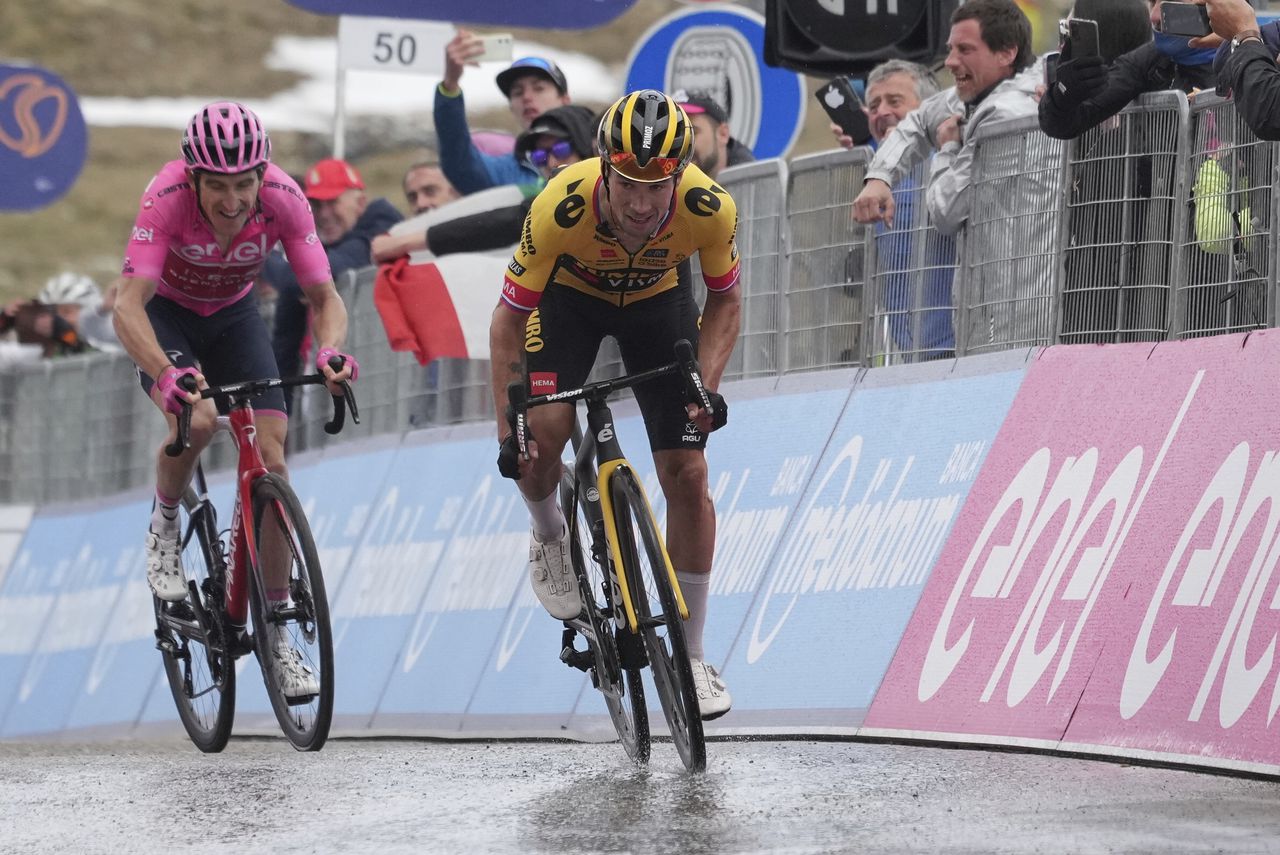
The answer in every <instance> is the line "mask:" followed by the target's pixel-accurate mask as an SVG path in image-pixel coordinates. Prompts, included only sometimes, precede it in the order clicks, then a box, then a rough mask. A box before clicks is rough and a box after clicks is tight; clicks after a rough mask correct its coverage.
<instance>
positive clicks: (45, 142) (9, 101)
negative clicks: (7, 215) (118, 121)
mask: <svg viewBox="0 0 1280 855" xmlns="http://www.w3.org/2000/svg"><path fill="white" fill-rule="evenodd" d="M87 150H88V133H87V131H86V129H85V124H84V116H83V115H82V114H81V113H80V104H79V102H78V101H77V100H76V94H75V92H73V91H72V90H71V87H70V86H68V85H67V84H66V83H65V82H64V81H63V80H62V78H60V77H58V75H56V74H54V73H53V72H51V71H46V70H45V69H43V68H39V67H37V66H33V65H0V211H31V210H34V209H36V208H41V207H44V206H45V205H48V204H49V203H51V202H53V201H55V200H57V199H58V198H59V197H61V196H62V194H64V193H66V192H67V190H69V189H71V185H72V184H74V183H75V181H76V178H77V177H78V176H79V175H80V169H81V167H83V166H84V160H85V153H86V151H87Z"/></svg>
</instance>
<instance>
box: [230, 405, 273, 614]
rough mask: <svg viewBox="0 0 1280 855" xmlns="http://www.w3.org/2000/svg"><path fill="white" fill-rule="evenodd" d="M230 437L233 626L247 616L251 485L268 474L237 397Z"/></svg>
mask: <svg viewBox="0 0 1280 855" xmlns="http://www.w3.org/2000/svg"><path fill="white" fill-rule="evenodd" d="M227 418H228V423H229V425H230V429H231V436H232V438H233V439H234V441H235V444H236V450H237V463H236V495H235V504H234V506H233V508H232V511H231V545H230V549H228V550H227V552H228V554H227V592H226V603H225V606H224V607H225V608H226V611H227V617H228V618H229V619H230V620H231V622H232V623H233V624H235V625H236V626H244V625H245V623H246V622H247V621H248V617H249V574H248V565H249V560H250V559H249V557H250V556H251V555H256V554H257V549H256V548H255V547H256V544H255V543H254V542H253V539H254V537H255V536H256V535H255V534H254V532H253V526H252V525H250V524H249V523H248V522H247V521H246V519H245V515H246V513H247V512H246V510H245V509H246V508H252V507H253V484H254V482H255V481H257V480H258V479H259V478H261V477H262V476H263V475H266V474H267V466H266V464H265V463H264V462H263V460H262V449H261V448H260V447H259V445H258V426H257V422H256V421H255V419H254V415H253V408H252V407H251V406H249V400H248V398H236V399H235V400H234V401H233V402H232V405H231V412H230V413H229V415H228V417H227Z"/></svg>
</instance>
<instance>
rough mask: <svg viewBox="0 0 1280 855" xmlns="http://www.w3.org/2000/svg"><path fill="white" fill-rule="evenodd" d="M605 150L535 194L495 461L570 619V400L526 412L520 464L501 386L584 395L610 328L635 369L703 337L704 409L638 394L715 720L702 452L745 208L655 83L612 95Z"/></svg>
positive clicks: (547, 593) (510, 312) (710, 524)
mask: <svg viewBox="0 0 1280 855" xmlns="http://www.w3.org/2000/svg"><path fill="white" fill-rule="evenodd" d="M597 148H598V150H599V153H600V157H596V158H591V159H589V160H585V161H582V162H580V163H577V164H574V165H572V166H568V167H566V168H565V169H563V170H562V171H561V172H559V173H558V174H557V175H556V176H555V177H554V178H552V179H551V181H550V182H549V183H548V184H547V186H546V187H545V188H544V189H543V190H542V192H541V193H539V194H538V197H537V199H535V200H534V203H533V207H532V208H531V209H530V211H529V216H528V218H527V219H526V220H525V224H524V230H523V233H522V235H521V239H520V245H519V247H518V248H517V250H516V253H515V257H514V258H513V259H512V261H511V264H510V266H509V268H508V271H507V276H506V281H505V282H504V284H503V288H502V299H501V300H500V301H499V303H498V307H497V308H496V309H495V310H494V313H493V320H492V324H491V326H490V332H489V336H490V351H491V359H492V365H493V396H494V404H495V406H496V409H497V418H498V437H499V440H500V451H499V455H498V468H499V469H500V470H501V471H502V474H503V475H505V476H507V477H509V478H515V479H517V481H518V486H519V488H520V492H521V494H522V495H523V497H524V499H525V503H526V504H527V505H528V506H529V512H530V516H531V518H532V531H531V533H530V544H529V576H530V581H531V583H532V585H533V589H534V593H536V594H537V596H538V599H539V601H540V602H541V603H542V604H543V606H544V607H546V609H547V611H548V612H550V613H551V615H552V616H553V617H556V618H559V619H561V620H566V619H569V618H572V617H576V616H577V615H578V613H579V611H580V610H581V607H582V604H581V602H580V600H579V597H578V592H577V583H576V581H575V580H574V577H573V570H572V568H571V566H570V564H569V556H568V551H567V550H568V531H567V527H566V524H565V518H564V514H563V511H562V509H561V508H560V507H559V501H558V498H557V490H556V487H557V485H558V484H559V482H560V473H561V462H560V459H561V454H562V452H563V450H564V446H565V444H566V443H567V442H568V440H569V436H570V434H571V432H572V429H573V419H574V411H573V407H572V406H571V405H569V404H552V405H548V406H544V407H538V408H536V409H534V410H532V411H530V413H529V422H530V432H531V433H532V434H533V438H534V441H533V443H532V446H531V449H530V455H529V459H524V458H522V457H521V456H520V454H519V452H518V450H517V449H516V445H515V438H514V437H512V436H511V435H510V433H511V428H510V426H509V425H508V423H507V419H506V409H507V385H508V384H509V383H511V382H513V381H516V380H523V379H526V375H527V380H528V383H529V390H530V392H531V393H532V394H534V395H542V394H549V393H553V392H557V391H564V390H569V389H574V388H577V387H578V386H580V385H581V384H582V383H583V382H584V381H585V380H586V377H587V375H588V373H589V372H590V371H591V367H592V365H593V364H594V362H595V358H596V354H597V351H598V350H599V347H600V342H601V340H602V339H603V338H604V336H606V335H609V336H613V337H614V338H615V339H617V341H618V345H619V348H620V350H621V352H622V358H623V362H624V363H625V365H626V368H627V370H628V371H643V370H646V369H648V368H652V367H656V366H660V365H664V364H666V363H669V362H670V361H671V360H672V350H673V347H674V344H675V342H676V341H677V340H679V339H681V338H685V339H688V340H689V341H691V342H693V343H694V345H695V347H696V348H697V354H698V358H699V362H700V363H701V367H702V376H703V380H704V382H705V383H706V387H707V389H708V390H710V392H711V398H712V403H713V406H712V410H711V411H707V410H706V409H701V408H698V407H696V406H694V405H693V404H686V403H684V401H685V393H684V389H683V388H682V386H681V381H680V380H679V379H678V378H676V377H667V378H663V379H660V380H656V381H654V382H652V383H645V384H642V385H641V386H638V387H636V389H635V394H636V399H637V401H638V403H639V405H640V411H641V414H642V415H643V417H644V423H645V429H646V431H647V432H648V435H649V445H650V447H651V448H652V450H653V459H654V465H655V467H656V468H657V472H658V481H659V483H660V484H661V485H662V492H663V494H664V495H665V496H666V500H667V548H668V552H669V553H670V555H671V561H672V564H674V566H675V569H676V575H677V577H678V578H679V580H680V586H681V589H682V591H683V593H684V598H685V601H686V604H687V605H688V607H689V620H688V621H687V622H686V624H685V634H686V636H687V640H688V644H689V657H690V659H691V660H692V665H693V674H694V681H695V683H696V684H697V688H698V701H699V705H700V708H701V713H702V717H703V718H704V719H711V718H716V717H718V716H721V715H723V714H724V713H726V712H728V710H729V706H730V703H731V701H730V697H729V692H728V690H727V689H726V688H725V686H724V681H723V680H722V679H721V678H720V676H719V674H717V673H716V670H715V668H713V667H712V666H710V665H708V664H706V662H705V661H704V653H703V644H702V634H703V626H704V625H705V622H706V616H707V594H708V591H709V587H710V585H709V581H710V572H711V561H712V555H713V553H714V551H715V531H716V517H715V508H714V506H713V505H712V501H711V494H710V491H709V488H708V477H707V461H706V456H705V453H704V449H705V447H706V440H707V434H708V433H710V432H711V431H713V430H715V429H716V428H717V427H720V426H721V425H723V424H724V423H725V419H726V418H727V408H726V407H725V404H724V399H723V398H721V397H720V395H718V394H716V392H715V390H716V389H717V388H718V387H719V385H720V378H721V375H722V374H723V373H724V368H725V364H726V363H727V362H728V359H729V354H730V353H731V352H732V351H733V346H734V343H735V342H736V341H737V338H738V329H739V326H740V324H741V311H742V304H741V296H740V292H739V290H738V288H737V287H736V286H737V284H738V273H739V262H738V252H737V248H736V245H735V233H736V230H737V208H736V206H735V205H734V202H733V199H732V198H731V197H730V196H729V194H728V193H727V192H725V190H724V189H723V188H722V187H720V186H719V185H718V184H716V183H715V182H714V181H712V180H711V179H710V178H708V177H707V176H706V175H705V174H703V172H702V171H701V170H700V169H698V168H697V167H696V166H691V165H690V160H691V159H692V156H693V126H692V125H691V124H690V122H689V117H688V115H686V114H685V112H684V110H683V108H681V107H680V105H679V104H677V103H676V102H675V101H673V100H672V99H671V98H670V97H668V96H667V95H665V94H663V93H661V92H658V91H655V90H652V89H646V90H641V91H638V92H633V93H630V94H628V95H626V96H624V97H623V98H621V99H619V100H618V101H617V102H616V103H614V104H613V106H611V107H610V108H609V109H608V110H607V111H605V114H604V116H603V118H602V119H601V122H600V127H599V131H598V134H597ZM695 254H697V255H698V256H699V262H700V264H701V267H702V273H703V276H704V278H705V280H706V283H707V299H706V306H705V309H704V310H703V312H702V313H701V318H699V312H698V306H697V304H696V302H695V301H694V298H693V289H692V286H691V283H690V278H689V276H688V273H687V271H688V264H687V261H688V259H690V258H691V257H692V256H693V255H695ZM679 268H684V271H683V272H682V271H680V270H679Z"/></svg>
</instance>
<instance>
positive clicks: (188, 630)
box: [154, 494, 235, 752]
mask: <svg viewBox="0 0 1280 855" xmlns="http://www.w3.org/2000/svg"><path fill="white" fill-rule="evenodd" d="M185 502H186V507H187V510H188V511H190V510H191V509H193V508H194V509H195V511H194V514H193V515H189V516H188V518H187V530H186V533H185V536H184V537H183V544H184V548H183V551H182V565H183V568H184V569H185V571H186V573H187V576H188V578H189V579H191V580H193V581H194V582H195V583H196V584H195V588H196V590H197V592H198V596H200V597H201V598H202V602H201V603H193V602H179V603H163V602H161V601H160V600H154V602H155V612H156V639H157V646H158V647H160V648H161V655H162V656H163V657H164V671H165V676H166V678H167V679H168V682H169V689H170V693H171V694H172V695H173V700H174V704H175V705H176V706H177V709H178V717H179V718H180V719H181V721H182V725H183V727H184V728H185V729H186V731H187V735H188V736H190V737H191V741H192V742H194V743H195V745H196V747H198V748H199V749H200V750H201V751H206V752H215V751H221V750H222V749H223V748H224V747H226V744H227V739H228V738H229V737H230V735H231V724H232V718H233V716H234V714H235V668H234V665H233V663H234V657H233V656H232V655H231V654H230V653H229V652H228V646H229V645H228V643H227V640H226V639H225V638H224V637H223V635H224V631H223V625H222V623H221V618H220V615H221V609H220V608H219V607H218V603H219V602H220V598H221V579H222V565H221V549H220V543H219V541H218V535H217V526H216V524H215V523H214V522H213V510H212V508H209V507H208V506H201V505H197V504H196V503H195V500H194V497H193V496H192V495H190V494H189V495H188V496H187V497H186V499H185Z"/></svg>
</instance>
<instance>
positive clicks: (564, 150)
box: [526, 140, 573, 166]
mask: <svg viewBox="0 0 1280 855" xmlns="http://www.w3.org/2000/svg"><path fill="white" fill-rule="evenodd" d="M572 153H573V144H572V143H571V142H569V141H568V140H560V141H559V142H557V143H555V144H553V145H551V146H550V147H548V148H533V149H529V154H528V155H526V156H527V157H528V158H529V162H530V163H532V164H533V165H534V166H546V165H547V160H548V159H550V158H551V157H553V156H554V157H555V159H556V160H564V159H565V158H566V157H568V156H569V155H570V154H572Z"/></svg>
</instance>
